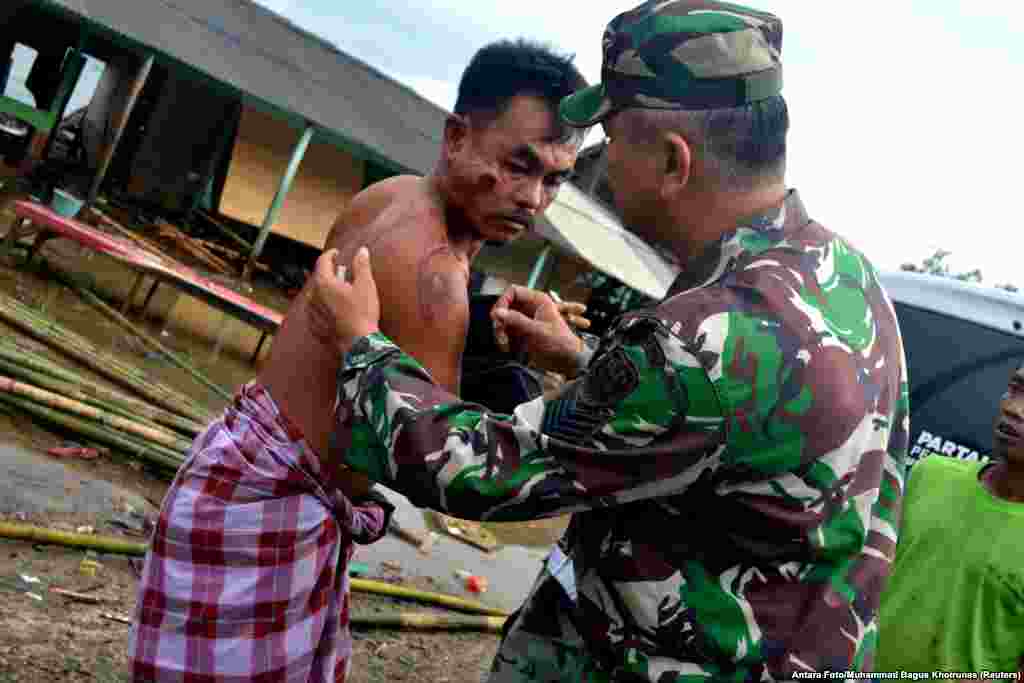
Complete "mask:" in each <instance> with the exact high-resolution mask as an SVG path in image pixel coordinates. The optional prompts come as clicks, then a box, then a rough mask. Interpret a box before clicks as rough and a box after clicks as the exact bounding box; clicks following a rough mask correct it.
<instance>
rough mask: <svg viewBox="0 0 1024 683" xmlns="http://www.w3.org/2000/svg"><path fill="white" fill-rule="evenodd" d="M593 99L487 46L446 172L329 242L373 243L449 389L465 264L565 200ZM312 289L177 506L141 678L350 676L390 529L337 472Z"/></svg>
mask: <svg viewBox="0 0 1024 683" xmlns="http://www.w3.org/2000/svg"><path fill="white" fill-rule="evenodd" d="M583 85H585V84H584V82H583V79H582V77H581V76H580V75H579V72H578V71H577V70H576V68H575V67H573V66H572V64H571V61H570V60H569V59H565V58H562V57H559V56H557V55H554V54H552V53H551V52H549V51H548V50H547V49H545V48H542V47H539V46H534V45H531V44H527V43H522V42H519V43H498V44H495V45H491V46H488V47H485V48H484V49H482V50H481V51H480V52H478V53H477V55H476V56H475V57H474V58H473V60H472V61H471V62H470V65H469V66H468V67H467V69H466V72H465V74H464V75H463V78H462V82H461V84H460V86H459V98H458V102H457V103H456V107H455V114H454V115H452V116H450V117H449V118H448V120H447V122H446V124H445V130H444V143H443V146H442V151H441V158H440V160H439V162H438V165H437V168H436V170H435V171H434V173H432V174H431V175H430V176H428V177H426V178H419V177H413V176H400V177H396V178H392V179H389V180H385V181H383V182H380V183H377V184H375V185H373V186H372V187H370V188H368V189H366V190H364V191H363V192H361V193H360V194H359V195H358V196H356V197H355V198H354V199H353V200H352V201H351V202H350V204H349V205H348V207H346V209H345V210H344V212H343V213H342V215H341V216H340V217H339V219H338V221H337V223H336V225H335V226H334V229H333V230H332V232H331V235H330V236H329V237H328V240H327V245H326V246H327V248H337V249H339V250H340V251H341V253H342V255H343V257H344V258H347V259H349V260H351V257H352V254H353V252H354V251H355V249H357V248H358V247H359V246H361V245H366V244H368V245H370V246H371V247H372V249H373V259H374V267H375V269H376V272H377V278H378V283H379V287H380V291H381V300H382V304H383V307H384V315H383V316H382V319H381V328H382V329H383V330H386V331H387V334H388V335H390V336H391V337H392V338H394V339H397V340H399V341H400V342H401V343H402V345H403V347H404V348H405V349H406V350H408V351H409V352H410V353H411V354H412V356H413V357H414V358H416V359H417V360H418V361H419V362H420V363H421V364H422V365H423V366H424V367H425V368H426V369H428V370H429V371H430V373H431V375H432V376H433V377H434V378H435V379H436V380H437V381H438V382H439V383H440V384H441V386H443V387H445V388H446V389H448V390H449V391H451V392H454V393H458V390H459V377H460V365H461V358H462V352H463V349H464V347H465V338H466V330H467V325H468V317H469V301H468V291H467V290H468V281H469V264H470V262H471V261H472V260H473V258H474V257H475V256H476V255H477V253H478V252H479V251H480V248H481V247H482V246H483V244H484V242H485V241H494V242H507V241H509V240H512V239H515V238H516V237H518V236H519V235H521V234H522V233H523V232H524V231H526V230H529V229H530V226H531V224H532V222H533V221H534V220H535V219H536V218H537V217H538V216H539V215H540V214H541V213H542V212H543V211H544V210H545V209H546V208H547V207H548V205H549V204H550V203H551V201H552V200H553V199H554V198H555V194H556V193H557V192H558V188H559V186H560V185H561V183H562V182H563V181H564V180H565V179H566V177H567V176H568V175H569V174H570V172H571V171H572V168H573V165H574V164H575V162H576V154H577V151H578V149H579V143H580V142H581V140H582V136H581V135H579V134H576V133H574V131H573V129H570V128H565V127H563V126H562V124H561V123H559V120H558V114H557V111H558V103H559V101H560V100H561V98H562V97H564V96H566V95H568V94H570V93H571V92H573V91H574V90H576V89H578V88H580V87H581V86H583ZM311 287H312V282H310V283H309V284H308V285H307V287H306V288H305V289H304V291H303V292H302V293H301V294H300V295H299V296H298V297H296V298H295V301H294V302H293V303H292V306H291V308H290V310H289V311H288V315H287V316H286V317H285V321H284V323H283V324H282V326H281V329H280V330H279V331H278V333H277V335H276V337H275V339H274V345H273V348H272V350H271V353H270V358H269V359H268V361H267V363H266V365H265V367H264V368H263V370H262V371H261V372H260V373H259V376H258V377H257V379H256V381H254V382H251V383H249V384H247V385H246V386H245V387H243V388H242V389H241V390H240V391H239V394H238V396H236V398H235V400H234V401H233V403H232V404H231V405H230V406H229V407H228V409H227V410H226V411H225V412H224V414H223V415H222V416H221V417H220V418H219V419H217V420H215V421H214V422H213V423H212V424H211V425H210V426H209V427H208V428H207V430H206V431H205V432H204V433H203V434H201V435H200V436H199V437H198V438H197V439H196V441H195V443H194V444H193V447H192V450H191V452H190V457H189V459H188V461H186V463H185V464H184V465H182V467H181V469H180V470H179V472H178V475H177V477H176V478H175V482H174V484H173V485H172V487H171V489H170V490H169V491H168V493H167V496H166V497H165V499H164V503H163V505H162V508H161V512H160V518H159V520H158V522H157V526H156V529H155V531H154V534H153V539H152V542H151V545H150V551H149V553H148V554H147V557H146V565H145V568H144V570H143V575H142V578H141V580H140V583H139V597H138V601H137V606H136V613H135V619H134V623H133V627H132V634H131V638H130V644H129V653H130V654H129V657H130V660H131V667H132V675H133V678H132V680H133V681H137V682H138V683H143V682H145V683H152V682H154V681H163V680H174V681H177V680H182V678H183V677H184V678H185V679H187V680H193V679H194V680H200V679H201V680H227V679H230V680H257V679H258V680H274V681H278V680H280V681H284V680H288V681H292V680H294V681H299V680H301V681H307V680H310V681H313V680H316V681H334V680H344V679H345V676H346V674H347V671H348V666H349V661H350V660H349V657H350V655H351V652H352V643H351V638H350V635H349V630H348V623H347V615H348V607H347V603H348V572H347V565H348V560H349V559H350V557H351V555H352V552H353V545H352V544H353V542H355V543H371V542H373V541H375V540H377V539H379V538H380V537H381V536H382V535H383V534H384V533H386V530H387V515H388V514H389V513H390V505H389V504H388V503H387V501H386V500H385V499H383V498H382V497H381V496H380V495H379V494H377V493H376V492H374V491H371V490H370V488H369V486H368V485H367V482H366V479H365V478H363V477H362V475H355V474H354V473H352V472H350V471H349V470H347V468H344V467H342V466H340V463H341V460H342V457H343V456H344V451H345V450H347V447H346V446H347V444H346V443H345V442H344V441H342V442H339V443H337V444H336V447H335V448H332V447H331V431H332V421H333V417H334V404H335V397H336V394H337V379H336V378H337V373H338V369H339V359H338V356H337V351H336V349H335V347H334V346H333V345H331V344H329V343H325V342H324V341H321V339H323V338H324V334H323V330H318V329H317V328H316V327H315V326H314V325H312V324H311V321H312V320H314V319H318V318H314V317H312V316H311V315H310V308H309V305H310V304H309V297H308V293H309V292H310V291H311ZM567 312H569V313H571V312H573V311H572V309H570V310H569V311H567ZM576 312H581V311H579V310H578V309H576ZM570 320H572V317H570ZM328 336H329V335H328ZM348 443H351V441H349V442H348ZM300 633H301V634H305V635H304V636H303V637H302V638H301V639H300V638H298V637H297V634H300Z"/></svg>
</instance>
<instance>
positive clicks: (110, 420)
mask: <svg viewBox="0 0 1024 683" xmlns="http://www.w3.org/2000/svg"><path fill="white" fill-rule="evenodd" d="M0 391H5V392H7V393H9V394H15V395H17V396H22V397H24V398H27V399H29V400H32V401H35V402H36V403H41V404H43V405H46V406H49V407H50V408H56V409H58V410H63V411H64V412H66V413H73V414H75V415H78V416H80V417H87V418H89V419H91V420H95V421H96V422H98V423H100V424H101V425H105V426H107V427H111V428H113V429H117V430H119V431H122V432H128V433H129V434H134V435H135V436H139V437H142V438H143V439H145V440H147V441H152V442H153V443H158V444H160V445H161V446H167V447H168V448H172V449H174V450H176V451H182V452H184V451H187V450H188V449H189V446H190V445H191V444H189V442H187V441H185V440H184V439H182V438H181V437H179V436H176V435H174V434H170V433H169V432H167V431H165V430H164V429H154V428H153V427H149V426H147V425H144V424H142V423H139V422H136V421H135V420H131V419H128V418H126V417H122V416H120V415H115V414H113V413H112V412H111V411H109V410H101V409H99V408H96V407H95V406H91V405H88V404H86V403H82V402H81V401H76V400H74V399H71V398H68V397H66V396H62V395H60V394H56V393H54V392H52V391H47V390H45V389H41V388H39V387H36V386H32V385H31V384H26V383H24V382H18V381H16V380H14V379H11V378H10V377H5V376H3V375H0Z"/></svg>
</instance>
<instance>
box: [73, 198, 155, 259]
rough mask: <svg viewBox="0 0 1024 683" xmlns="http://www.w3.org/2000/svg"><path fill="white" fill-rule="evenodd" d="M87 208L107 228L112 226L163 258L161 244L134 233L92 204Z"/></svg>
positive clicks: (124, 235) (122, 234)
mask: <svg viewBox="0 0 1024 683" xmlns="http://www.w3.org/2000/svg"><path fill="white" fill-rule="evenodd" d="M89 210H90V211H91V212H92V214H93V215H94V216H95V217H96V218H97V220H98V221H99V222H100V223H103V224H104V225H106V226H107V227H109V228H113V229H114V230H115V231H117V232H118V233H119V234H120V235H121V236H123V237H126V238H128V239H129V240H131V241H132V242H134V243H135V244H136V245H138V246H140V247H142V248H143V249H145V250H146V251H147V252H151V253H152V254H153V255H154V256H157V257H159V258H161V259H162V258H164V254H163V250H164V248H163V247H162V246H160V245H159V244H157V243H156V242H154V241H152V240H149V239H146V238H145V237H143V236H141V235H137V234H135V232H133V231H132V230H129V229H128V228H126V227H124V226H123V225H121V224H120V223H118V222H117V221H115V220H114V219H113V218H111V217H110V216H108V215H107V214H105V213H103V212H102V211H100V210H99V209H97V208H96V207H94V206H93V207H89Z"/></svg>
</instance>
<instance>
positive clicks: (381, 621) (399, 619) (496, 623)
mask: <svg viewBox="0 0 1024 683" xmlns="http://www.w3.org/2000/svg"><path fill="white" fill-rule="evenodd" d="M505 619H506V617H488V616H483V615H476V614H459V615H449V614H418V613H416V612H398V613H397V614H350V615H349V623H350V624H352V625H353V626H362V627H366V628H398V629H415V630H430V631H463V630H465V631H487V632H490V633H501V629H502V627H503V626H504V625H505Z"/></svg>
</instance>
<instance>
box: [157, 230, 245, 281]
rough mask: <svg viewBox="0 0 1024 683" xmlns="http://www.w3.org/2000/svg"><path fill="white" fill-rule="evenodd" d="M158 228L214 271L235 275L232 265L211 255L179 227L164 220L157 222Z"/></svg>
mask: <svg viewBox="0 0 1024 683" xmlns="http://www.w3.org/2000/svg"><path fill="white" fill-rule="evenodd" d="M156 226H157V228H158V229H159V230H160V233H161V234H162V235H166V236H168V237H170V239H172V240H173V241H174V242H175V244H177V245H178V246H180V247H181V248H182V249H184V250H185V251H187V252H188V253H190V254H192V256H194V257H195V258H197V259H199V260H200V261H202V262H203V263H205V264H206V265H207V266H209V267H210V268H212V269H213V270H216V271H219V272H221V273H223V274H224V275H234V274H235V269H234V268H232V267H231V264H229V263H227V262H226V261H224V260H223V259H222V258H220V257H219V256H217V255H215V254H212V253H210V252H209V251H207V249H206V247H204V246H202V245H201V244H197V243H196V240H195V239H194V238H192V237H189V236H188V235H186V234H185V233H183V232H182V231H181V230H179V229H178V227H177V226H175V225H172V224H171V223H168V222H167V221H164V220H158V221H157V222H156Z"/></svg>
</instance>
